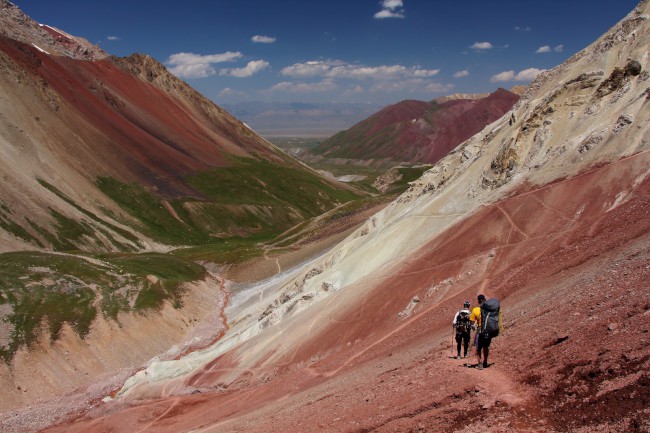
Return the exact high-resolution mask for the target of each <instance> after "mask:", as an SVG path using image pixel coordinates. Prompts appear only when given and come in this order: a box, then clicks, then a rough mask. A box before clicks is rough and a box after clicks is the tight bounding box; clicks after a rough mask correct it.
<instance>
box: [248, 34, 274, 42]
mask: <svg viewBox="0 0 650 433" xmlns="http://www.w3.org/2000/svg"><path fill="white" fill-rule="evenodd" d="M251 41H253V42H256V43H258V44H272V43H273V42H275V41H276V38H274V37H272V36H262V35H255V36H253V37H252V38H251Z"/></svg>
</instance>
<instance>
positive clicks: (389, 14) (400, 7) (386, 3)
mask: <svg viewBox="0 0 650 433" xmlns="http://www.w3.org/2000/svg"><path fill="white" fill-rule="evenodd" d="M380 4H381V8H382V9H381V10H380V11H379V12H377V13H376V14H375V18H376V19H384V18H404V2H403V1H402V0H383V1H382V2H381V3H380Z"/></svg>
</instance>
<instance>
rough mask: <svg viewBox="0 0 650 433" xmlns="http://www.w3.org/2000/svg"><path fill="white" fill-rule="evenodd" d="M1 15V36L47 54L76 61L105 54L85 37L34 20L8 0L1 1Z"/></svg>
mask: <svg viewBox="0 0 650 433" xmlns="http://www.w3.org/2000/svg"><path fill="white" fill-rule="evenodd" d="M0 17H1V18H0V22H2V27H1V28H0V35H2V36H5V37H7V38H10V39H14V40H16V41H20V42H24V43H26V44H29V45H32V46H33V47H35V48H37V49H38V50H41V51H45V52H47V53H49V54H52V55H62V56H66V57H70V58H73V59H79V60H100V59H103V58H104V57H107V56H108V54H107V53H106V52H104V51H103V50H102V49H101V48H99V47H98V46H96V45H93V44H91V43H90V42H88V41H87V40H86V39H84V38H80V37H77V36H72V35H69V34H68V33H66V32H64V31H62V30H59V29H57V28H54V27H51V26H48V25H43V24H39V23H37V22H36V21H34V20H33V19H31V18H30V17H28V16H27V15H25V13H23V11H21V10H20V9H19V8H18V7H17V6H16V5H15V4H13V3H11V2H10V1H7V0H0Z"/></svg>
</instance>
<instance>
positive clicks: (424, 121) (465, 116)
mask: <svg viewBox="0 0 650 433" xmlns="http://www.w3.org/2000/svg"><path fill="white" fill-rule="evenodd" d="M518 99H519V96H518V95H516V94H515V93H512V92H510V91H508V90H505V89H498V90H496V91H495V92H494V93H491V94H487V95H485V96H484V95H453V96H450V97H446V98H441V99H439V100H437V101H432V102H425V101H416V100H408V101H402V102H399V103H397V104H394V105H389V106H388V107H385V108H383V109H382V110H380V111H379V112H377V113H375V114H373V115H372V116H370V117H368V118H367V119H365V120H363V121H361V122H359V123H357V124H356V125H354V126H352V127H351V128H350V129H347V130H345V131H342V132H339V133H338V134H336V135H334V136H332V137H331V138H329V139H327V140H325V141H324V142H323V143H321V144H320V145H319V146H318V147H316V148H315V149H314V150H313V151H312V152H313V153H315V154H317V155H322V156H324V157H328V158H346V159H356V160H363V159H366V160H367V159H375V160H381V159H388V160H392V161H396V162H408V163H435V162H436V161H438V160H439V159H440V158H442V157H444V156H445V155H446V154H447V153H448V152H449V151H451V150H452V149H453V148H455V147H456V146H457V145H458V144H460V143H462V142H463V141H465V140H466V139H468V138H469V137H471V136H472V135H474V134H476V133H477V132H479V131H481V130H482V129H483V128H484V127H485V126H486V125H488V124H490V123H492V122H494V121H495V120H497V119H499V118H500V117H501V116H503V115H504V114H505V113H507V112H508V110H510V109H511V108H512V106H513V105H514V104H515V102H517V100H518ZM438 101H441V102H438Z"/></svg>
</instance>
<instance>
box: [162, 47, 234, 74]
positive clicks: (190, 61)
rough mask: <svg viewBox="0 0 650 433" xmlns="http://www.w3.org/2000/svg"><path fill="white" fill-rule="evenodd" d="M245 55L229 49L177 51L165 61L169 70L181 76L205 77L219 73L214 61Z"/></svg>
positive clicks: (221, 61) (220, 61)
mask: <svg viewBox="0 0 650 433" xmlns="http://www.w3.org/2000/svg"><path fill="white" fill-rule="evenodd" d="M242 56H243V55H242V53H240V52H238V51H237V52H232V51H228V52H225V53H222V54H208V55H201V54H194V53H177V54H172V55H171V56H169V58H168V59H167V61H166V62H165V63H166V64H167V65H168V66H169V71H170V72H171V73H172V74H174V75H176V76H177V77H180V78H205V77H209V76H212V75H215V74H216V73H217V71H216V69H215V68H214V67H213V66H212V64H214V63H224V62H233V61H235V60H237V59H239V58H241V57H242Z"/></svg>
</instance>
